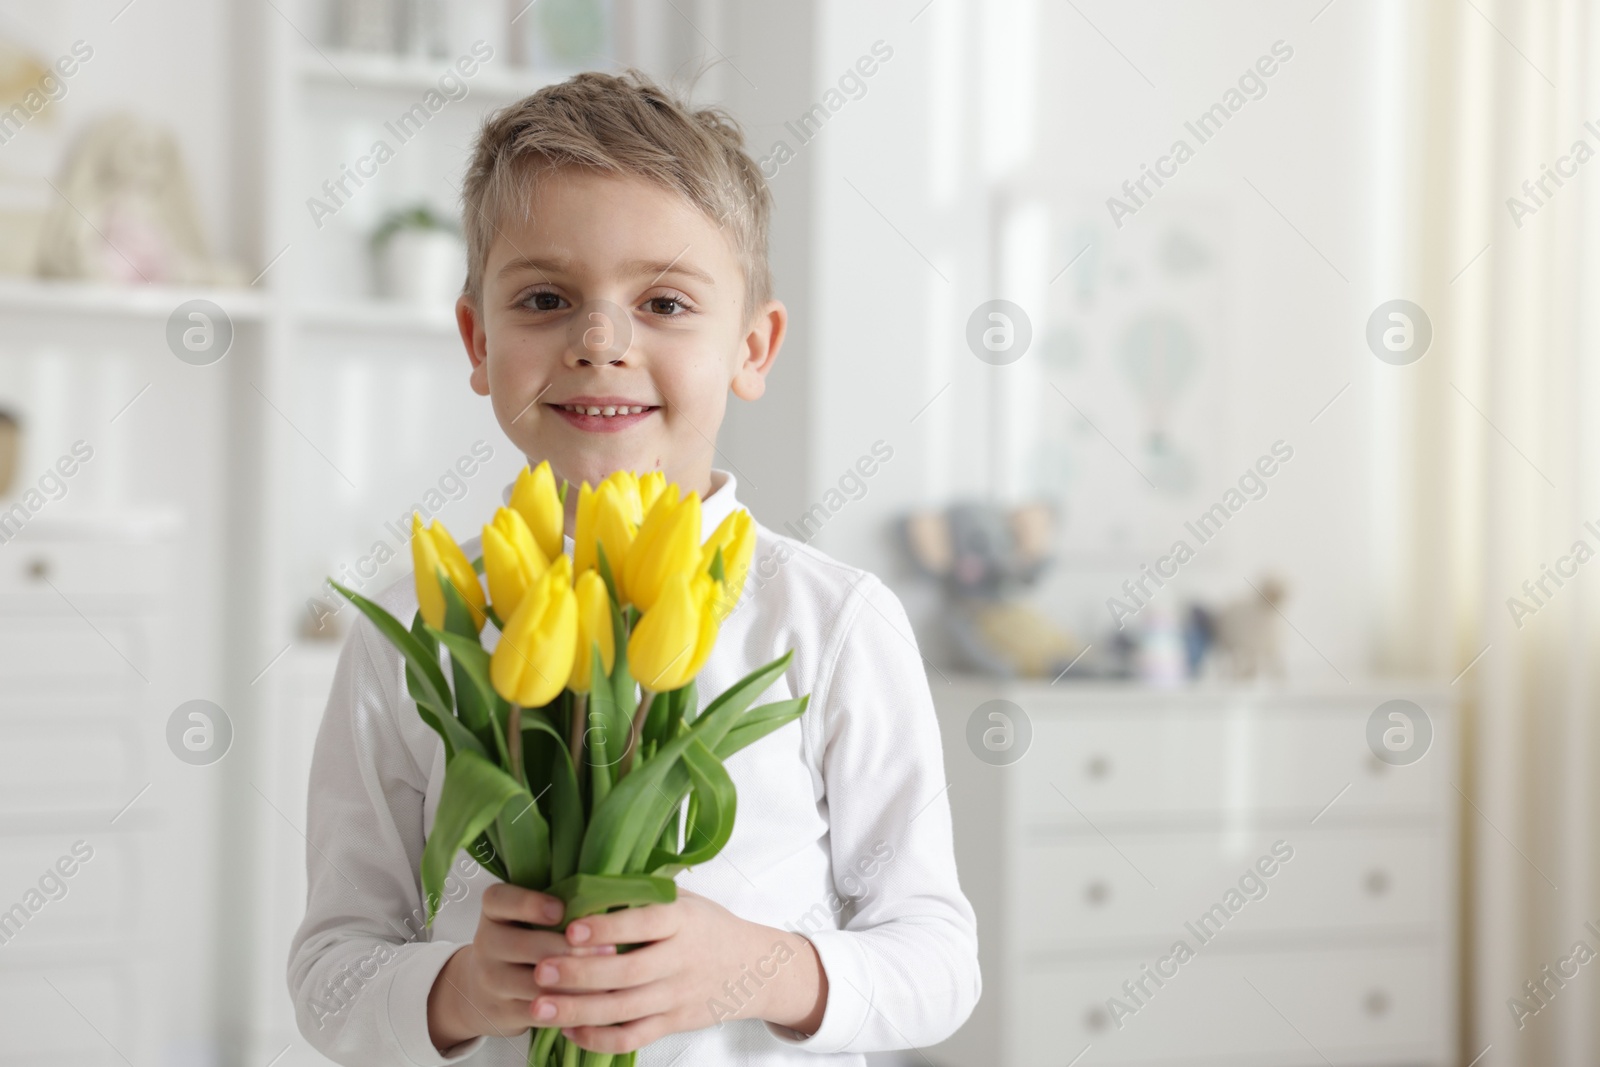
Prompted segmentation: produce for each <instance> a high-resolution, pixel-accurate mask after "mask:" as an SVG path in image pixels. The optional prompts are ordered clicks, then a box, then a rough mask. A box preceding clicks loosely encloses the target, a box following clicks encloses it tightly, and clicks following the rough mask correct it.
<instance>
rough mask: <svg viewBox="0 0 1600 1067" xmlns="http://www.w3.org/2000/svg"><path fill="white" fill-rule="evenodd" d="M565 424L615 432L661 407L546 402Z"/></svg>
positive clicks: (650, 414) (652, 413)
mask: <svg viewBox="0 0 1600 1067" xmlns="http://www.w3.org/2000/svg"><path fill="white" fill-rule="evenodd" d="M545 406H546V407H548V408H549V409H550V410H551V411H553V412H555V413H556V414H557V415H559V416H560V417H561V419H562V420H563V421H565V422H566V423H567V425H569V426H571V427H573V428H575V429H578V430H584V431H587V432H590V433H617V432H620V431H622V430H626V429H628V428H629V427H631V426H636V425H638V424H639V423H641V422H644V421H645V420H646V419H648V418H650V417H651V416H652V415H654V414H655V413H656V412H657V411H660V410H661V409H660V408H659V407H657V406H656V405H653V404H546V405H545Z"/></svg>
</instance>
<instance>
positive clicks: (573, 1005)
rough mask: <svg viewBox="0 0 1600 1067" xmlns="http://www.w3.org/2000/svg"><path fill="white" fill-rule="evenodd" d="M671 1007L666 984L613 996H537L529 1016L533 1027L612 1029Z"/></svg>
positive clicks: (658, 983)
mask: <svg viewBox="0 0 1600 1067" xmlns="http://www.w3.org/2000/svg"><path fill="white" fill-rule="evenodd" d="M670 1005H671V990H670V989H669V988H668V986H667V983H666V982H652V983H650V984H649V985H642V986H637V987H635V988H633V989H622V990H618V991H616V992H613V993H574V994H570V995H569V994H562V993H540V994H539V996H538V997H537V999H535V1000H534V1002H533V1006H532V1011H531V1012H530V1017H531V1018H532V1021H533V1024H534V1025H535V1026H611V1025H613V1024H616V1023H625V1022H631V1021H633V1020H634V1019H642V1018H644V1017H645V1016H646V1015H654V1014H656V1013H657V1012H660V1011H665V1010H666V1009H667V1008H668V1007H669V1006H670Z"/></svg>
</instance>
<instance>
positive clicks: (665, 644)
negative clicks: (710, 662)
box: [628, 571, 724, 693]
mask: <svg viewBox="0 0 1600 1067" xmlns="http://www.w3.org/2000/svg"><path fill="white" fill-rule="evenodd" d="M721 584H722V583H720V582H717V581H715V580H713V579H712V577H711V576H710V575H709V574H705V573H704V572H700V573H696V574H694V575H692V576H691V575H690V574H688V573H687V572H685V571H676V572H674V573H673V574H672V575H671V576H669V577H668V578H667V582H666V587H665V588H664V589H663V590H662V591H661V597H660V599H658V600H657V601H656V603H655V606H654V607H652V608H651V609H650V610H649V611H646V612H645V613H644V614H643V615H642V616H641V617H640V618H639V622H638V624H637V625H635V626H634V628H633V636H632V637H630V638H629V639H628V667H629V669H630V670H631V671H632V672H633V676H634V677H635V678H637V679H638V681H639V684H640V685H641V686H643V687H644V688H645V689H648V690H649V691H650V692H652V693H664V692H666V691H668V690H671V689H678V688H680V687H682V686H685V685H687V684H688V683H689V679H691V678H693V677H694V676H695V675H696V674H699V673H700V668H701V667H702V666H704V665H705V662H706V658H707V657H709V656H710V655H711V646H712V645H714V644H715V643H716V640H717V612H716V601H717V599H718V598H720V597H722V596H723V595H724V591H723V590H722V589H721V588H720V586H721Z"/></svg>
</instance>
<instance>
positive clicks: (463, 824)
mask: <svg viewBox="0 0 1600 1067" xmlns="http://www.w3.org/2000/svg"><path fill="white" fill-rule="evenodd" d="M522 791H523V790H522V787H521V786H519V785H518V784H517V781H516V779H514V778H512V777H511V776H510V775H509V774H507V773H506V772H505V771H503V770H501V769H500V768H499V767H496V766H495V765H494V764H492V763H490V762H489V761H488V760H486V759H484V758H483V757H482V756H480V755H478V754H477V753H475V752H457V753H456V758H455V759H453V760H451V761H450V762H449V763H448V764H446V765H445V770H444V788H443V789H442V790H441V791H440V794H439V810H438V811H437V812H436V813H435V814H434V820H433V832H432V833H430V834H429V835H428V841H427V843H426V844H425V845H424V846H423V848H422V895H423V898H424V900H425V901H426V902H427V909H428V919H427V922H428V924H429V925H432V923H433V916H434V913H435V912H436V911H437V910H438V906H439V900H440V898H441V895H442V894H443V892H444V883H445V878H446V877H447V876H448V875H449V873H450V863H451V861H453V860H454V859H455V855H456V853H457V852H460V851H461V850H462V849H463V848H466V847H467V845H469V844H471V843H472V841H473V839H474V838H476V837H477V836H478V835H479V834H480V833H482V832H484V830H485V829H487V828H488V826H489V824H490V823H492V822H494V819H495V816H496V815H498V814H499V813H500V809H501V808H504V807H505V806H506V803H507V802H508V801H510V800H511V798H512V797H515V796H516V795H518V794H519V793H521V792H522Z"/></svg>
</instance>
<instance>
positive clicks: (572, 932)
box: [567, 923, 589, 941]
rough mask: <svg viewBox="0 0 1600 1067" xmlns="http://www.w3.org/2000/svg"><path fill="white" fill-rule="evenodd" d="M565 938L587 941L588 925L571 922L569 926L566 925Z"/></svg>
mask: <svg viewBox="0 0 1600 1067" xmlns="http://www.w3.org/2000/svg"><path fill="white" fill-rule="evenodd" d="M567 940H568V941H587V940H589V927H588V926H587V925H585V924H584V923H573V924H572V925H571V926H569V927H567Z"/></svg>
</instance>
